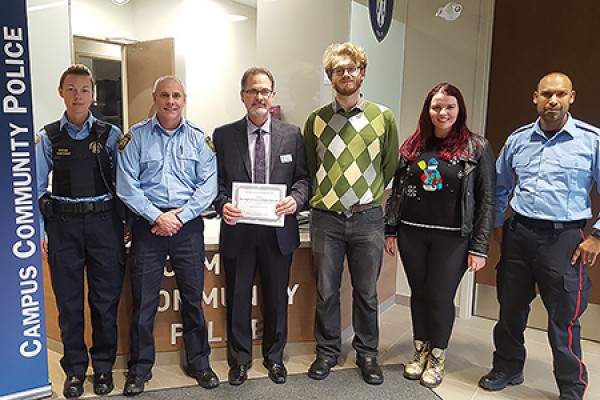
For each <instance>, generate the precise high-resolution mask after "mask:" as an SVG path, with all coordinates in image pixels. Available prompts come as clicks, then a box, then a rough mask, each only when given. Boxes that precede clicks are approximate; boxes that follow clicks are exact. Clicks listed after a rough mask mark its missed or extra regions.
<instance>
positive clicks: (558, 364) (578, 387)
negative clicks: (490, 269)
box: [494, 217, 591, 399]
mask: <svg viewBox="0 0 600 400" xmlns="http://www.w3.org/2000/svg"><path fill="white" fill-rule="evenodd" d="M582 238H583V232H582V231H581V229H577V228H572V229H564V230H553V229H543V228H536V227H532V226H526V225H525V224H523V223H521V222H517V220H516V219H515V218H514V217H513V218H512V219H510V220H508V221H507V222H506V223H505V224H504V237H503V242H502V258H501V259H500V263H499V264H498V267H497V291H498V301H499V303H500V319H499V321H498V323H497V324H496V327H495V328H494V344H495V346H496V351H495V352H494V369H496V370H499V371H504V372H507V373H509V374H516V373H518V372H520V371H522V370H523V365H524V364H525V345H524V344H525V338H524V335H523V332H524V331H525V327H526V325H527V319H528V316H529V310H530V307H529V305H530V303H531V301H532V300H533V299H534V298H535V296H536V291H535V286H536V284H537V286H538V288H539V291H540V295H541V298H542V301H543V303H544V306H545V307H546V310H547V312H548V339H549V341H550V346H551V348H552V355H553V357H554V376H555V379H556V383H557V385H558V388H559V390H560V394H561V396H564V398H568V399H581V398H582V397H583V393H584V391H585V388H586V386H587V379H588V378H587V371H586V368H585V365H584V364H583V361H582V359H581V356H582V354H581V343H580V325H579V317H580V316H581V314H583V312H584V311H585V309H586V307H587V304H588V300H589V297H590V292H591V281H590V279H589V277H588V274H587V265H584V264H582V263H581V262H579V260H578V262H577V263H576V264H575V265H571V257H572V255H573V253H574V252H575V249H576V248H577V246H578V245H579V243H581V241H582Z"/></svg>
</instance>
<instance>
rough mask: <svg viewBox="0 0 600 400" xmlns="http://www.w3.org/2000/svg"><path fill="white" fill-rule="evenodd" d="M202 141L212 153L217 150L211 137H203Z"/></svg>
mask: <svg viewBox="0 0 600 400" xmlns="http://www.w3.org/2000/svg"><path fill="white" fill-rule="evenodd" d="M204 143H206V145H207V146H208V148H209V149H211V150H212V152H213V153H216V152H217V151H216V150H215V145H214V144H213V141H212V139H211V138H210V136H207V137H206V138H205V139H204Z"/></svg>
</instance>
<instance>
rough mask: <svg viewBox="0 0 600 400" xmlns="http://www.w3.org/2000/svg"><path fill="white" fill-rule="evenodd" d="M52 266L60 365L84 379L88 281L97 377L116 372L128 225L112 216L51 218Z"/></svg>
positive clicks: (110, 213)
mask: <svg viewBox="0 0 600 400" xmlns="http://www.w3.org/2000/svg"><path fill="white" fill-rule="evenodd" d="M45 221H46V232H47V234H48V264H49V265H50V276H51V278H52V288H53V289H54V295H55V297H56V304H57V306H58V312H59V316H58V322H59V326H60V331H61V340H62V343H63V349H64V350H63V357H62V359H61V361H60V363H61V366H62V368H63V370H64V371H65V374H66V375H67V376H84V375H85V374H86V371H87V368H88V363H89V359H88V350H87V346H86V344H85V341H84V330H85V319H84V303H85V288H84V286H85V285H84V282H85V278H84V275H87V287H88V303H89V306H90V311H91V323H92V347H91V348H90V356H91V359H92V367H93V368H94V371H95V373H106V372H110V371H112V368H113V364H114V362H115V357H116V352H117V311H118V306H119V299H120V297H121V288H122V286H123V275H124V271H125V269H124V243H123V224H122V222H121V220H120V218H119V217H118V215H117V213H116V212H115V211H114V210H112V211H106V212H99V213H88V214H75V213H55V214H54V215H52V216H51V217H50V218H46V220H45Z"/></svg>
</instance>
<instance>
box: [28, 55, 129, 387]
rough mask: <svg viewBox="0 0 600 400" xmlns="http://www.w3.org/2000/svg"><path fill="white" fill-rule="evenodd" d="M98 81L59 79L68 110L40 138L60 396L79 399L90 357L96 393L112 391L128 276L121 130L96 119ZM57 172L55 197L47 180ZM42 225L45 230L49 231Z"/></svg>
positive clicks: (83, 76)
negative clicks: (119, 199) (121, 208)
mask: <svg viewBox="0 0 600 400" xmlns="http://www.w3.org/2000/svg"><path fill="white" fill-rule="evenodd" d="M94 87H95V80H94V78H93V76H92V73H91V72H90V70H89V69H88V68H87V67H86V66H84V65H82V64H74V65H71V66H69V67H68V68H67V69H66V70H65V71H64V72H63V74H62V76H61V78H60V82H59V86H58V92H59V94H60V96H61V97H62V98H63V100H64V103H65V108H66V111H65V113H64V114H63V116H62V117H61V118H60V120H58V121H55V122H53V123H51V124H48V125H46V126H45V127H44V128H43V129H41V130H40V131H39V132H38V134H37V135H36V141H35V142H36V146H35V150H36V167H37V189H38V196H40V197H41V200H40V210H41V212H42V214H43V216H44V219H45V222H46V223H45V224H44V222H43V221H42V222H41V232H43V231H44V228H45V229H46V234H47V236H48V240H47V241H46V240H45V239H44V240H42V252H43V254H44V255H47V256H48V265H49V267H50V274H51V277H52V288H53V291H54V296H55V298H56V305H57V307H58V311H59V318H58V322H59V326H60V331H61V341H62V344H63V357H62V359H61V361H60V363H61V366H62V368H63V370H64V371H65V375H66V376H67V379H66V381H65V384H64V389H63V395H64V396H65V397H66V398H77V397H79V396H81V395H82V394H83V383H84V381H85V375H86V372H87V369H88V364H89V358H91V361H92V368H93V369H94V378H93V383H94V393H96V394H98V395H106V394H108V393H110V392H111V391H112V390H113V388H114V384H113V378H112V368H113V364H114V362H115V358H116V352H117V311H118V306H119V299H120V296H121V287H122V285H123V275H124V242H123V223H122V221H121V219H120V218H119V216H118V214H117V209H116V204H115V201H114V198H113V194H114V189H115V188H114V185H113V183H114V179H113V178H114V169H115V162H116V153H117V139H118V137H119V135H120V134H121V131H120V130H119V129H118V128H117V127H115V126H113V125H111V124H109V123H107V122H103V121H98V120H96V118H94V117H93V116H92V113H91V112H90V110H89V108H90V106H91V104H92V101H93V99H94V90H95V89H94ZM50 171H52V191H51V193H46V191H47V190H48V189H49V173H50ZM44 225H45V226H44ZM86 276H87V286H88V292H89V294H88V303H89V306H90V314H91V325H92V340H93V345H92V347H91V348H90V350H89V353H90V354H89V357H88V349H87V346H86V343H85V338H84V330H85V317H84V304H85V288H84V286H85V284H84V282H85V277H86Z"/></svg>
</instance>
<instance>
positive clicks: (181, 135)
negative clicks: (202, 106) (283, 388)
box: [117, 76, 219, 396]
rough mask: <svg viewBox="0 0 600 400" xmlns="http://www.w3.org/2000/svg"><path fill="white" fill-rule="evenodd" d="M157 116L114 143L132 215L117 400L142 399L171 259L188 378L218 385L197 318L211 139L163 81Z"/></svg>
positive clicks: (211, 188)
mask: <svg viewBox="0 0 600 400" xmlns="http://www.w3.org/2000/svg"><path fill="white" fill-rule="evenodd" d="M152 97H153V100H154V105H155V107H156V114H155V115H154V116H153V117H152V118H150V119H147V120H145V121H142V122H140V123H138V124H136V125H134V126H133V127H132V128H131V130H130V131H129V133H127V134H125V135H123V136H122V137H121V139H120V143H119V157H118V161H119V163H118V170H117V187H118V191H117V193H118V195H119V197H120V198H121V199H122V200H123V201H124V202H125V204H126V205H127V206H128V207H129V208H130V209H131V211H133V213H134V214H135V218H134V221H133V224H132V237H133V242H132V248H131V257H132V259H131V286H132V296H133V305H134V310H133V318H132V326H131V358H130V361H129V374H128V377H127V381H126V383H125V388H124V391H123V394H124V395H125V396H134V395H138V394H140V393H142V392H143V391H144V385H145V382H147V381H148V380H149V379H150V378H151V377H152V372H151V371H152V366H153V365H154V360H155V347H154V336H153V330H154V320H155V317H156V312H157V308H158V306H159V291H160V284H161V281H162V276H163V267H164V265H165V262H166V258H167V256H169V257H170V260H171V264H172V266H173V270H174V272H175V278H176V280H177V285H178V287H179V290H180V293H181V299H182V302H183V309H182V313H183V332H184V333H183V340H184V344H185V355H186V362H187V372H188V374H189V375H190V376H192V377H194V378H196V380H197V381H198V383H199V384H200V385H201V386H202V387H204V388H207V389H212V388H215V387H217V386H218V385H219V380H218V378H217V376H216V375H215V373H214V372H213V370H212V369H211V368H210V365H209V360H208V356H209V354H210V347H209V344H208V333H207V330H206V323H205V320H204V313H203V310H202V290H203V288H204V235H203V232H204V224H203V221H202V217H201V216H200V214H201V213H202V212H203V211H205V210H206V209H207V208H208V207H209V206H210V204H211V203H212V201H213V199H214V198H215V196H216V194H217V164H216V157H215V153H214V147H213V145H212V142H211V140H210V138H209V137H208V136H207V135H206V134H205V133H204V132H202V130H200V128H198V127H197V126H196V125H194V124H193V123H192V122H190V121H188V120H186V119H185V118H184V117H183V108H184V107H185V105H186V94H185V89H184V87H183V84H182V83H181V81H180V80H179V79H177V78H175V77H172V76H164V77H161V78H159V79H157V81H156V82H155V84H154V89H153V92H152Z"/></svg>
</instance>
